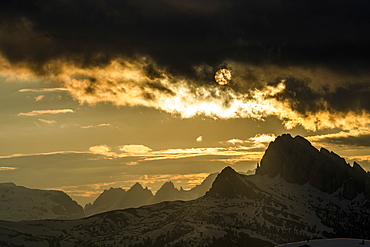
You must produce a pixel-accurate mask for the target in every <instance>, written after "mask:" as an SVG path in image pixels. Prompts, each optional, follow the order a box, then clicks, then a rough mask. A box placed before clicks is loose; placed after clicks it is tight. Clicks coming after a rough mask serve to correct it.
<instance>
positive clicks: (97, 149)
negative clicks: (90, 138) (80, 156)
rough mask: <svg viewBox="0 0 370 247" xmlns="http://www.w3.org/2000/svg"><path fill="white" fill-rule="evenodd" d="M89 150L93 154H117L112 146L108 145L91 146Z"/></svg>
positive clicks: (109, 155) (110, 155) (108, 155)
mask: <svg viewBox="0 0 370 247" xmlns="http://www.w3.org/2000/svg"><path fill="white" fill-rule="evenodd" d="M89 151H90V152H91V153H93V154H100V155H104V156H107V157H114V156H116V154H115V153H113V152H111V148H110V147H108V146H107V145H97V146H92V147H90V148H89Z"/></svg>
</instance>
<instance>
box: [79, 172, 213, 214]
mask: <svg viewBox="0 0 370 247" xmlns="http://www.w3.org/2000/svg"><path fill="white" fill-rule="evenodd" d="M216 176H217V173H211V174H210V175H209V176H208V177H207V178H206V179H205V180H204V181H203V182H202V183H201V184H200V185H197V186H195V187H194V188H192V189H190V190H183V189H182V188H180V189H177V188H176V187H175V185H174V184H173V183H172V182H171V181H169V182H166V183H164V184H163V185H162V186H161V188H160V189H159V190H158V191H157V193H156V194H155V195H153V194H152V192H151V191H150V190H149V189H148V188H143V187H142V185H141V184H140V183H135V184H134V185H133V186H132V187H131V188H130V189H129V190H128V191H125V190H124V189H122V188H110V189H109V190H104V191H103V193H102V194H100V195H99V197H98V198H97V199H96V200H95V201H94V202H93V203H92V204H86V206H85V208H84V209H85V214H86V215H87V216H89V215H94V214H98V213H103V212H107V211H112V210H118V209H125V208H130V207H140V206H144V205H150V204H154V203H159V202H163V201H176V200H185V201H188V200H194V199H196V198H199V197H201V196H203V195H205V193H206V192H207V191H208V190H209V189H210V188H211V186H212V183H213V181H214V180H215V178H216Z"/></svg>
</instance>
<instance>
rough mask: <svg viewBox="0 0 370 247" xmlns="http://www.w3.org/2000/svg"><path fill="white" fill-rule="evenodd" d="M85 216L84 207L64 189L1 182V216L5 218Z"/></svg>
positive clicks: (70, 217) (72, 217) (67, 217)
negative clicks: (38, 187) (29, 187)
mask: <svg viewBox="0 0 370 247" xmlns="http://www.w3.org/2000/svg"><path fill="white" fill-rule="evenodd" d="M83 216H84V212H83V209H82V207H81V206H80V205H78V204H77V202H75V201H73V200H72V199H71V198H70V197H69V196H68V195H67V194H65V193H64V192H62V191H54V190H36V189H28V188H25V187H22V186H16V185H15V184H13V183H1V184H0V217H1V219H3V220H12V221H18V220H36V219H75V218H81V217H83Z"/></svg>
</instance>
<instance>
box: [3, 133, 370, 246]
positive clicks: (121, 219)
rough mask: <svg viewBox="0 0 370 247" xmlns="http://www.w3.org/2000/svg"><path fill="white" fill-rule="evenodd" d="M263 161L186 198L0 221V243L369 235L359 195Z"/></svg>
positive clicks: (185, 242) (279, 240)
mask: <svg viewBox="0 0 370 247" xmlns="http://www.w3.org/2000/svg"><path fill="white" fill-rule="evenodd" d="M278 138H282V137H278ZM284 138H285V137H284ZM293 143H294V141H293ZM270 147H271V146H270ZM273 149H274V148H272V149H270V151H269V152H271V151H273ZM283 154H284V153H283ZM267 161H268V160H265V161H264V162H263V163H262V162H261V166H260V168H259V169H261V167H263V168H262V169H265V172H266V173H265V174H261V173H260V172H258V174H256V175H251V176H246V175H241V174H239V173H237V172H235V171H234V170H233V169H232V168H230V167H227V168H225V169H224V170H223V171H222V172H221V173H220V174H219V175H218V176H217V178H216V180H215V181H214V183H213V186H212V188H211V189H210V191H209V192H208V193H207V194H206V195H205V196H203V197H200V198H198V199H196V200H192V201H175V202H162V203H158V204H155V205H148V206H143V207H140V208H130V209H126V210H117V211H112V212H107V213H102V214H99V215H94V216H91V217H88V218H85V219H79V220H73V221H55V220H54V221H37V222H35V221H33V222H3V221H0V235H1V236H2V237H1V241H2V242H0V244H1V245H4V246H12V245H15V244H18V245H24V246H35V245H37V246H43V245H42V244H44V246H53V245H54V246H59V245H60V246H122V245H123V246H128V247H139V246H140V247H143V246H146V247H150V246H179V247H180V246H189V247H190V246H203V247H210V246H213V247H215V246H243V247H244V246H254V247H272V246H274V245H275V244H283V243H287V242H295V241H302V240H307V239H316V238H327V237H342V238H343V237H347V238H358V239H369V238H370V203H369V199H368V198H367V197H366V196H365V194H364V193H357V194H356V196H355V197H354V198H353V199H348V198H345V197H343V195H342V193H343V188H342V187H341V188H339V189H338V190H336V191H334V192H331V193H329V192H325V191H323V190H321V189H319V188H317V187H315V186H313V185H312V184H310V183H309V182H306V183H302V182H301V181H298V182H291V181H287V179H286V177H285V176H281V175H280V173H277V174H276V175H275V176H270V175H269V171H268V169H266V167H272V165H273V164H269V163H266V162H267ZM296 165H297V166H299V165H301V164H299V163H298V164H296ZM353 169H357V168H353ZM352 179H353V180H355V181H354V182H355V183H357V182H359V181H357V178H356V177H352ZM345 182H346V181H344V183H345ZM14 236H16V237H14Z"/></svg>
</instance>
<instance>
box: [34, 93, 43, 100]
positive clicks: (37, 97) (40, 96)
mask: <svg viewBox="0 0 370 247" xmlns="http://www.w3.org/2000/svg"><path fill="white" fill-rule="evenodd" d="M43 98H45V95H42V94H41V95H38V96H36V97H35V100H36V101H40V100H42V99H43Z"/></svg>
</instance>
